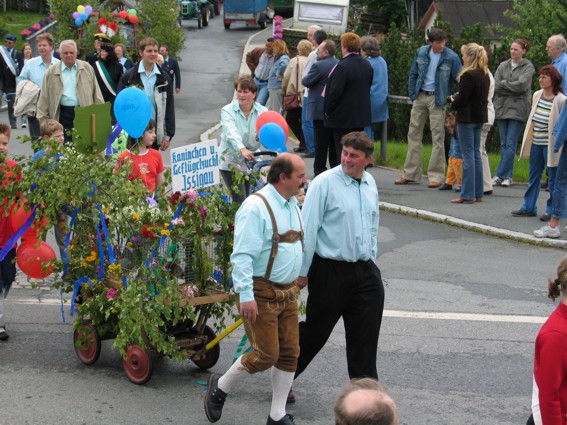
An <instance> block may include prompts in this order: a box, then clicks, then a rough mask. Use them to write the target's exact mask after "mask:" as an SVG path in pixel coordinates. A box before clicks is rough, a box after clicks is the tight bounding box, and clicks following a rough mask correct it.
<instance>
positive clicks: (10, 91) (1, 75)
mask: <svg viewBox="0 0 567 425" xmlns="http://www.w3.org/2000/svg"><path fill="white" fill-rule="evenodd" d="M0 49H2V51H1V52H0V105H1V104H2V100H1V99H2V93H4V94H6V100H7V102H8V118H9V120H10V126H11V127H12V128H13V129H15V128H18V126H17V125H16V124H17V121H16V117H15V116H14V101H15V100H16V77H17V76H18V75H20V72H21V71H22V68H23V67H24V55H23V54H22V52H18V51H17V50H16V36H15V35H12V34H9V35H7V36H6V45H5V46H0Z"/></svg>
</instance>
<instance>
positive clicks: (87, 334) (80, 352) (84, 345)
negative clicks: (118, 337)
mask: <svg viewBox="0 0 567 425" xmlns="http://www.w3.org/2000/svg"><path fill="white" fill-rule="evenodd" d="M73 344H74V346H75V353H76V354H77V357H78V358H79V360H80V361H81V362H83V363H84V364H86V365H92V364H94V363H95V362H96V361H97V360H98V356H100V336H99V335H98V332H97V331H96V328H95V327H94V326H93V325H91V324H89V323H81V324H80V325H79V329H75V332H73Z"/></svg>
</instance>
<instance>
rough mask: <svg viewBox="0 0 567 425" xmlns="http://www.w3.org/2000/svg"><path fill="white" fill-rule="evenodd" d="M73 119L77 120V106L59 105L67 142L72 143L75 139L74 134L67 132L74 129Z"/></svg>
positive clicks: (60, 118) (60, 120) (60, 119)
mask: <svg viewBox="0 0 567 425" xmlns="http://www.w3.org/2000/svg"><path fill="white" fill-rule="evenodd" d="M73 121H75V107H74V106H63V105H61V106H59V122H60V123H61V125H62V126H63V129H64V130H65V143H71V142H72V141H73V135H72V134H67V132H68V131H70V130H72V129H73V125H74V124H73Z"/></svg>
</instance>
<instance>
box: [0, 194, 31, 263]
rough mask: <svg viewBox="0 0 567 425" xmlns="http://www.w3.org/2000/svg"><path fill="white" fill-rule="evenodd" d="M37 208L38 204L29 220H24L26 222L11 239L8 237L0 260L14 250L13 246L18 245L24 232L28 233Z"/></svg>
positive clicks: (0, 253)
mask: <svg viewBox="0 0 567 425" xmlns="http://www.w3.org/2000/svg"><path fill="white" fill-rule="evenodd" d="M36 209H37V206H36V205H34V206H33V207H32V213H31V215H30V216H29V217H28V218H27V220H26V221H25V222H24V224H22V227H20V228H19V229H18V230H17V231H16V232H15V233H14V234H13V235H12V236H11V237H10V239H8V242H6V243H5V244H4V246H3V247H2V249H1V250H0V261H3V260H4V258H6V255H8V252H10V251H11V250H12V248H14V246H15V245H16V242H18V239H20V238H21V237H22V236H23V235H24V233H26V232H27V230H28V229H29V228H30V227H31V225H32V224H33V221H34V220H35V210H36Z"/></svg>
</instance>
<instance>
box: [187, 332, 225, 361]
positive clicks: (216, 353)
mask: <svg viewBox="0 0 567 425" xmlns="http://www.w3.org/2000/svg"><path fill="white" fill-rule="evenodd" d="M203 336H205V337H207V342H206V343H205V344H208V343H209V342H211V341H212V340H213V339H215V338H216V337H217V336H216V335H215V332H214V331H213V330H212V329H211V328H210V327H208V326H205V329H204V331H203ZM219 357H220V345H219V344H217V345H215V346H214V347H213V348H211V349H210V350H208V351H205V353H203V354H201V356H200V358H199V359H191V361H192V362H193V363H195V365H197V367H199V368H201V369H210V368H211V367H213V366H214V365H216V364H217V362H218V361H219Z"/></svg>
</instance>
